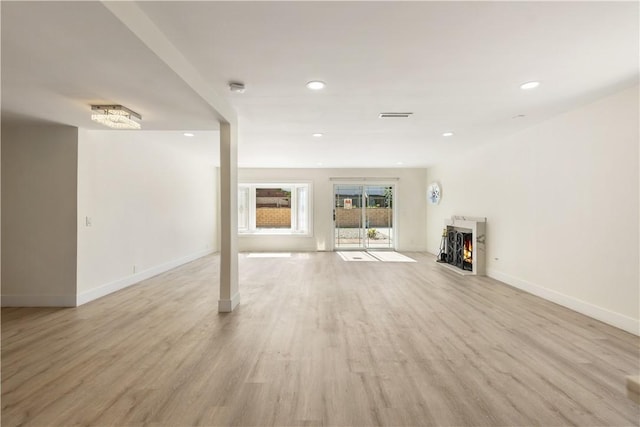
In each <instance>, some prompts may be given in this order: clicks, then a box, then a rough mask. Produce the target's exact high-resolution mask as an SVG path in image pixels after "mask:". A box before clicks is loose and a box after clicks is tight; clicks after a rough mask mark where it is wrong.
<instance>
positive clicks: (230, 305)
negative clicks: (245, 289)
mask: <svg viewBox="0 0 640 427" xmlns="http://www.w3.org/2000/svg"><path fill="white" fill-rule="evenodd" d="M238 304H240V292H236V294H235V295H234V296H232V297H231V299H221V300H218V313H231V312H232V311H233V309H234V308H236V307H237V306H238Z"/></svg>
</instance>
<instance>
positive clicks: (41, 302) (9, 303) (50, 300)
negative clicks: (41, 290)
mask: <svg viewBox="0 0 640 427" xmlns="http://www.w3.org/2000/svg"><path fill="white" fill-rule="evenodd" d="M1 305H2V307H75V306H76V296H75V295H2V303H1Z"/></svg>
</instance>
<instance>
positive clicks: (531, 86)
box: [520, 82, 540, 90]
mask: <svg viewBox="0 0 640 427" xmlns="http://www.w3.org/2000/svg"><path fill="white" fill-rule="evenodd" d="M538 86H540V82H526V83H522V84H521V85H520V89H523V90H529V89H535V88H537V87H538Z"/></svg>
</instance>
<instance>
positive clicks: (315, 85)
mask: <svg viewBox="0 0 640 427" xmlns="http://www.w3.org/2000/svg"><path fill="white" fill-rule="evenodd" d="M325 86H326V84H325V82H321V81H320V80H311V81H310V82H307V88H309V89H311V90H321V89H324V87H325Z"/></svg>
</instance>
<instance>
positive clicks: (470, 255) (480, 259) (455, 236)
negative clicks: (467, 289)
mask: <svg viewBox="0 0 640 427" xmlns="http://www.w3.org/2000/svg"><path fill="white" fill-rule="evenodd" d="M485 224H486V218H473V217H464V216H453V217H451V219H450V220H449V219H447V220H445V227H446V228H445V231H444V234H443V240H444V241H443V243H444V244H443V248H442V249H441V250H443V253H441V255H440V259H438V261H439V262H441V263H443V265H446V266H448V267H455V268H453V270H454V271H457V272H459V273H461V274H480V275H484V274H485V266H484V262H485Z"/></svg>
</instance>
